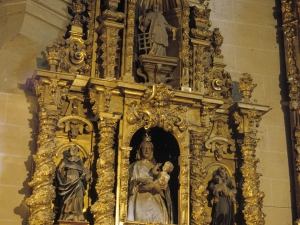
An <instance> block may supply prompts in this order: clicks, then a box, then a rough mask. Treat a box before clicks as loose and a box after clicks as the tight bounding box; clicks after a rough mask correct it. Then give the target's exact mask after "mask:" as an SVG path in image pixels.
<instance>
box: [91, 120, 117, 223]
mask: <svg viewBox="0 0 300 225" xmlns="http://www.w3.org/2000/svg"><path fill="white" fill-rule="evenodd" d="M118 120H119V119H116V118H112V117H100V121H99V123H98V126H99V130H100V142H99V145H98V152H99V159H98V160H97V175H98V180H97V184H96V192H97V194H98V199H97V201H96V202H95V203H94V204H93V205H92V207H91V212H92V213H93V215H94V218H95V224H97V225H102V224H108V225H112V224H114V223H115V219H114V209H115V195H114V193H113V188H114V185H115V149H114V143H115V142H114V135H115V132H116V127H117V123H118Z"/></svg>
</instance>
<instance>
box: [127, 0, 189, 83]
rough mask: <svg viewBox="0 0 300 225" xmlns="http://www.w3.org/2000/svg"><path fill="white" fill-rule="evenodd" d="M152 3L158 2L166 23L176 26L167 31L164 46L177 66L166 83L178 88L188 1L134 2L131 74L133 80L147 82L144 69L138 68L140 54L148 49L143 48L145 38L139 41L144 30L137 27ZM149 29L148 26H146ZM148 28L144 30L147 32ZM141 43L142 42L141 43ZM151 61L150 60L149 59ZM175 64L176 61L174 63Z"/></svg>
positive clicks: (154, 0)
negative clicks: (173, 31)
mask: <svg viewBox="0 0 300 225" xmlns="http://www.w3.org/2000/svg"><path fill="white" fill-rule="evenodd" d="M154 3H159V5H160V9H161V10H160V11H161V13H162V15H163V16H164V17H165V19H166V21H167V23H168V24H169V25H171V26H172V27H175V28H177V30H176V32H175V34H173V33H172V32H170V31H168V37H169V38H168V46H167V47H166V56H167V57H172V58H175V59H176V58H177V59H178V62H177V66H176V67H175V69H173V71H172V73H171V75H170V76H171V77H172V79H169V80H168V81H167V83H168V84H169V85H170V86H172V87H173V88H175V89H178V88H179V87H180V71H181V68H182V62H181V60H180V58H181V57H180V54H181V51H182V50H183V48H184V47H183V46H182V45H183V44H182V43H183V35H182V32H183V29H184V27H187V26H188V23H189V17H188V16H186V15H185V14H186V13H184V11H188V12H189V9H188V10H184V8H187V7H188V3H187V2H186V1H185V0H181V1H180V0H168V1H167V0H166V1H162V0H160V1H156V0H138V1H136V4H135V16H134V37H135V38H134V41H133V44H134V45H133V51H134V56H133V67H132V68H133V75H134V77H135V80H136V81H137V82H141V83H147V78H146V75H145V71H144V69H143V70H139V69H140V68H142V67H143V65H141V61H140V58H139V57H140V56H141V55H145V54H148V53H149V49H148V50H145V49H144V48H147V47H145V46H147V44H144V43H145V42H147V41H146V40H144V41H141V39H140V35H141V34H143V33H144V32H142V31H141V29H140V27H139V23H140V22H139V21H140V18H141V17H143V16H145V15H146V14H147V13H148V12H149V11H151V10H152V5H153V4H154ZM148 29H149V28H148ZM147 32H148V30H146V31H145V33H147ZM141 43H143V44H141ZM127 47H128V46H127ZM150 61H151V60H150ZM175 64H176V63H175Z"/></svg>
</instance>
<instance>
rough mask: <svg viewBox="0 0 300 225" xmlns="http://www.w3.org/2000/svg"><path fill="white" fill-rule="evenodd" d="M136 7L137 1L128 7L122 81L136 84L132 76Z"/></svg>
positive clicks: (132, 0)
mask: <svg viewBox="0 0 300 225" xmlns="http://www.w3.org/2000/svg"><path fill="white" fill-rule="evenodd" d="M135 5H136V0H130V1H128V5H127V21H126V26H127V29H126V31H125V32H126V36H125V48H124V51H125V54H124V64H123V69H122V71H124V72H123V74H124V75H123V76H122V80H123V81H127V82H134V78H133V75H132V66H133V57H134V56H133V48H134V28H135V19H134V18H135Z"/></svg>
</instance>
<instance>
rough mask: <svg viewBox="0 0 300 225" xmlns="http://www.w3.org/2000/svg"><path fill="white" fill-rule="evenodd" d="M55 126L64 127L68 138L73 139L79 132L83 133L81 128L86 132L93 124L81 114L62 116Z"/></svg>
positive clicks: (91, 128)
mask: <svg viewBox="0 0 300 225" xmlns="http://www.w3.org/2000/svg"><path fill="white" fill-rule="evenodd" d="M57 126H58V127H59V128H60V129H64V131H65V132H66V133H68V136H69V138H70V139H75V138H77V137H78V135H79V134H83V130H85V131H86V132H88V133H89V132H91V131H92V130H93V124H92V123H91V122H90V121H88V120H87V119H85V118H83V117H81V116H66V117H63V118H61V119H60V120H59V121H58V123H57Z"/></svg>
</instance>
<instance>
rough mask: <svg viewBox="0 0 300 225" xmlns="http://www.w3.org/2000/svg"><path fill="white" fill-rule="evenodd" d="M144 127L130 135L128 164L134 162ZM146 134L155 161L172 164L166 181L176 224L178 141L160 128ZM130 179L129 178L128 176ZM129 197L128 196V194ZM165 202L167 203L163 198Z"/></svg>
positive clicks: (143, 134) (143, 133) (143, 135)
mask: <svg viewBox="0 0 300 225" xmlns="http://www.w3.org/2000/svg"><path fill="white" fill-rule="evenodd" d="M145 134H146V132H145V129H144V128H141V129H139V130H138V131H137V132H136V133H135V134H134V135H133V137H132V139H131V142H130V146H131V147H132V151H131V152H130V159H129V160H130V165H131V164H132V163H134V162H136V153H137V150H138V149H139V147H140V144H141V142H142V141H143V138H144V137H145ZM148 135H149V136H151V142H152V144H153V147H154V151H153V156H154V159H155V161H156V163H162V165H161V166H160V170H161V168H162V167H163V166H164V164H165V162H166V161H169V162H171V163H172V164H173V166H174V169H173V171H172V172H171V173H170V180H169V182H168V184H169V188H170V195H171V201H172V210H171V212H172V214H173V224H178V190H179V180H178V176H179V171H180V170H179V166H178V157H179V155H180V150H179V146H178V143H177V141H176V139H175V138H174V136H173V135H172V133H170V132H166V131H164V130H163V129H162V128H159V127H154V128H152V129H150V130H149V131H148ZM129 180H130V178H129ZM128 197H129V196H128ZM164 201H165V204H167V202H166V200H165V199H164Z"/></svg>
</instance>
